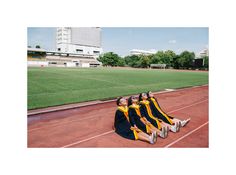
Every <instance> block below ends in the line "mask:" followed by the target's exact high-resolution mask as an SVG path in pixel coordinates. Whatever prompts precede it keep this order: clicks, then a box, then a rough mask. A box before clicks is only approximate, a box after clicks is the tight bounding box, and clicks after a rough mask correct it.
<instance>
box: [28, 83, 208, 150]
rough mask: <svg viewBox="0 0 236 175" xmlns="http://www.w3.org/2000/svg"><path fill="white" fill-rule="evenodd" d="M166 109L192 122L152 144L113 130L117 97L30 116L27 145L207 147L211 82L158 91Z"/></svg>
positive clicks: (157, 94)
mask: <svg viewBox="0 0 236 175" xmlns="http://www.w3.org/2000/svg"><path fill="white" fill-rule="evenodd" d="M155 97H157V98H158V100H159V103H160V105H161V106H162V108H163V110H164V111H166V112H167V113H168V114H170V115H171V116H174V117H177V118H179V119H186V118H188V117H189V116H191V121H190V123H189V124H188V125H187V126H185V127H183V128H181V130H180V132H178V133H172V132H170V133H169V136H168V137H167V138H166V139H162V138H158V140H157V142H156V143H155V144H153V145H151V144H149V143H146V142H142V141H133V140H128V139H125V138H122V137H120V136H119V135H117V134H116V133H115V132H114V131H113V130H112V125H113V122H114V114H115V111H116V108H117V107H116V104H115V102H114V101H112V102H105V103H100V104H95V105H90V106H84V107H80V108H75V109H68V110H64V111H56V112H50V113H43V114H36V115H33V116H29V117H28V147H29V148H35V147H56V148H61V147H63V148H64V147H65V148H69V147H104V148H105V147H177V148H181V147H185V148H189V147H203V148H208V146H209V141H208V140H209V139H208V125H209V123H208V85H207V86H200V87H193V88H185V89H179V90H176V91H171V92H164V93H163V92H162V93H156V94H155Z"/></svg>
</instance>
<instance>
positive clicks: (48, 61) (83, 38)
mask: <svg viewBox="0 0 236 175" xmlns="http://www.w3.org/2000/svg"><path fill="white" fill-rule="evenodd" d="M55 39H56V50H54V51H49V50H44V49H40V48H28V49H27V56H28V66H41V67H44V66H46V67H47V66H56V67H97V66H100V65H101V63H100V62H99V61H98V60H97V58H98V57H99V55H100V54H101V53H102V47H101V28H99V27H81V28H73V27H60V28H57V29H56V38H55Z"/></svg>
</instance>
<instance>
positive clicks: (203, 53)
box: [196, 49, 209, 58]
mask: <svg viewBox="0 0 236 175" xmlns="http://www.w3.org/2000/svg"><path fill="white" fill-rule="evenodd" d="M204 56H209V50H208V49H203V50H202V51H200V52H199V53H197V55H196V58H202V57H204Z"/></svg>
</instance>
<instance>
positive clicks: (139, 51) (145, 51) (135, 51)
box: [130, 49, 156, 55]
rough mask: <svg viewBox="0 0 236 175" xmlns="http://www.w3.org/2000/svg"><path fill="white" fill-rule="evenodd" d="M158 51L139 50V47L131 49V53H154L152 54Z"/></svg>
mask: <svg viewBox="0 0 236 175" xmlns="http://www.w3.org/2000/svg"><path fill="white" fill-rule="evenodd" d="M155 53H156V51H154V50H150V51H148V50H139V49H132V50H131V51H130V55H152V54H155Z"/></svg>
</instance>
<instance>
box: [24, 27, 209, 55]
mask: <svg viewBox="0 0 236 175" xmlns="http://www.w3.org/2000/svg"><path fill="white" fill-rule="evenodd" d="M55 34H56V28H52V27H51V28H47V27H33V28H32V27H29V28H28V30H27V36H28V43H27V44H28V46H29V45H30V46H31V47H35V46H36V45H40V46H41V48H44V49H47V50H55ZM208 35H209V34H208V28H207V27H192V28H190V27H187V28H180V27H178V28H176V27H166V28H165V27H162V28H161V27H105V28H103V27H102V48H103V51H104V52H115V53H117V54H119V55H120V56H126V55H128V54H129V53H130V50H132V49H141V50H152V51H159V50H173V51H174V52H175V53H177V54H179V53H181V52H182V51H185V50H188V51H191V52H195V53H199V52H200V51H201V50H203V49H205V48H208Z"/></svg>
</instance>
